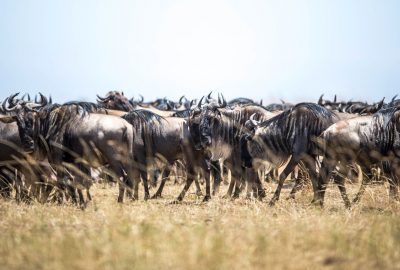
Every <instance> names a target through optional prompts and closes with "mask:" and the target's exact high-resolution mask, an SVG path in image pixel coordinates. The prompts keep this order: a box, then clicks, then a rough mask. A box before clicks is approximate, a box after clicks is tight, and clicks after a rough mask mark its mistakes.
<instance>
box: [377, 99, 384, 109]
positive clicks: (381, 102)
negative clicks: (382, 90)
mask: <svg viewBox="0 0 400 270" xmlns="http://www.w3.org/2000/svg"><path fill="white" fill-rule="evenodd" d="M384 101H385V98H382V100H381V101H380V102H379V103H378V110H380V109H381V108H382V106H383V104H384Z"/></svg>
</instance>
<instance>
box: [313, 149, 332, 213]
mask: <svg viewBox="0 0 400 270" xmlns="http://www.w3.org/2000/svg"><path fill="white" fill-rule="evenodd" d="M336 164H337V161H336V160H335V159H334V158H331V157H330V156H328V155H326V156H325V157H324V159H323V160H322V163H321V168H320V170H319V177H318V178H317V179H318V181H317V192H316V193H315V194H314V198H313V199H312V201H311V203H312V204H319V205H320V206H323V205H324V199H325V192H326V187H327V185H328V182H329V180H330V178H331V176H332V172H333V170H334V169H335V166H336Z"/></svg>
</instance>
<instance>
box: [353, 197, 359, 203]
mask: <svg viewBox="0 0 400 270" xmlns="http://www.w3.org/2000/svg"><path fill="white" fill-rule="evenodd" d="M359 201H360V197H358V196H356V197H355V198H354V199H353V204H356V203H358V202H359Z"/></svg>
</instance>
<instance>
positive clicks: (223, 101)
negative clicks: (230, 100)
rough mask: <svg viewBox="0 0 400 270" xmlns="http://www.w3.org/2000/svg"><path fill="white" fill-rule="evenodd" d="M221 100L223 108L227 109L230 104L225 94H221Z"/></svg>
mask: <svg viewBox="0 0 400 270" xmlns="http://www.w3.org/2000/svg"><path fill="white" fill-rule="evenodd" d="M221 98H222V108H224V107H226V105H228V104H227V103H226V100H225V98H224V95H223V94H221Z"/></svg>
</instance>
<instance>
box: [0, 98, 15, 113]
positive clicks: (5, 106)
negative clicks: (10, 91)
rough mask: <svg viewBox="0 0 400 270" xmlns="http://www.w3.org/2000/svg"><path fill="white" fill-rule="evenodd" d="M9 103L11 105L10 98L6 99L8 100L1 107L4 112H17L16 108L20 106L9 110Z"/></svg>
mask: <svg viewBox="0 0 400 270" xmlns="http://www.w3.org/2000/svg"><path fill="white" fill-rule="evenodd" d="M7 101H8V103H10V102H9V98H6V99H5V100H4V101H3V104H2V105H1V107H2V108H3V111H5V112H11V111H13V110H15V108H16V107H17V106H18V104H16V105H14V107H12V108H8V107H7Z"/></svg>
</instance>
